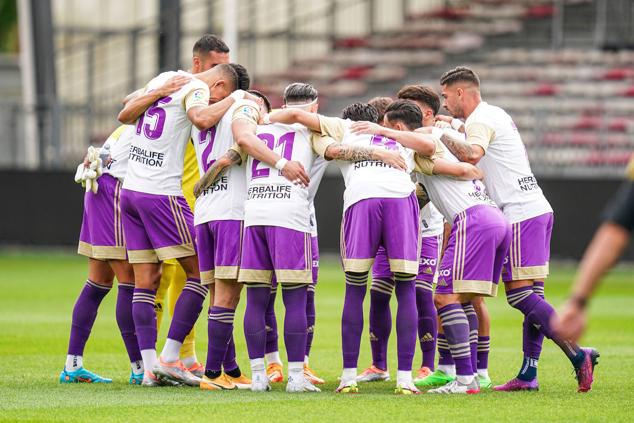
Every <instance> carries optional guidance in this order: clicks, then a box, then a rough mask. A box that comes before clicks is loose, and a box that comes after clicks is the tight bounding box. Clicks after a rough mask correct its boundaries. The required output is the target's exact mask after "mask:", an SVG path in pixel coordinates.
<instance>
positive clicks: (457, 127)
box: [451, 118, 462, 131]
mask: <svg viewBox="0 0 634 423" xmlns="http://www.w3.org/2000/svg"><path fill="white" fill-rule="evenodd" d="M451 127H452V128H453V129H455V130H456V131H460V128H461V127H462V121H461V120H460V119H456V118H453V119H451Z"/></svg>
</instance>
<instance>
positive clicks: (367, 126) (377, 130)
mask: <svg viewBox="0 0 634 423" xmlns="http://www.w3.org/2000/svg"><path fill="white" fill-rule="evenodd" d="M382 129H383V127H382V126H381V125H379V124H377V123H373V122H366V121H359V122H355V123H353V124H352V125H351V126H350V130H351V131H352V133H353V134H371V135H376V134H381V130H382Z"/></svg>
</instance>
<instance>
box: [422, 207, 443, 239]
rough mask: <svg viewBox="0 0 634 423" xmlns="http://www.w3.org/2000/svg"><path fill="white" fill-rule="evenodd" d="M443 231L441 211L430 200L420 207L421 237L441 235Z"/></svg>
mask: <svg viewBox="0 0 634 423" xmlns="http://www.w3.org/2000/svg"><path fill="white" fill-rule="evenodd" d="M444 231H445V219H444V218H443V215H442V213H440V212H439V211H438V209H437V208H436V206H434V204H433V203H432V202H431V201H430V202H429V203H427V204H426V205H425V207H423V208H422V209H420V234H421V236H422V237H423V238H425V237H431V236H437V235H441V234H442V233H443V232H444Z"/></svg>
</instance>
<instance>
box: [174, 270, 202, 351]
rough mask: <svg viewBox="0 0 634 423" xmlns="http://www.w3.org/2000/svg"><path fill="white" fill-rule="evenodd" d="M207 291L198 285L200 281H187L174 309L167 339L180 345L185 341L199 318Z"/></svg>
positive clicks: (190, 279)
mask: <svg viewBox="0 0 634 423" xmlns="http://www.w3.org/2000/svg"><path fill="white" fill-rule="evenodd" d="M208 291H209V290H208V288H207V287H206V286H203V285H201V284H200V279H194V278H189V279H187V282H185V287H184V288H183V292H181V295H180V296H179V297H178V301H176V306H175V307H174V315H173V316H172V323H171V324H170V329H169V331H168V333H167V337H168V338H169V339H173V340H174V341H178V342H181V343H182V342H183V341H185V338H186V337H187V335H188V334H189V332H191V330H192V328H193V327H194V325H195V324H196V320H198V316H200V312H201V311H202V309H203V302H204V301H205V297H206V296H207V292H208Z"/></svg>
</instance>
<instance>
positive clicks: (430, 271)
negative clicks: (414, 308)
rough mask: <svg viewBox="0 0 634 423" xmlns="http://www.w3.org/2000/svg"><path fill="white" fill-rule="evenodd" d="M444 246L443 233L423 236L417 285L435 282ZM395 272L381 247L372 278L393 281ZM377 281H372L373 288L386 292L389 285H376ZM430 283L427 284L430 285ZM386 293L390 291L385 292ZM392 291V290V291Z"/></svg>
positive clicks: (421, 285) (377, 254) (373, 267)
mask: <svg viewBox="0 0 634 423" xmlns="http://www.w3.org/2000/svg"><path fill="white" fill-rule="evenodd" d="M441 248H442V235H436V236H426V237H423V238H421V249H420V258H419V261H418V275H417V276H416V285H417V286H419V287H423V284H420V283H419V282H421V281H422V282H428V283H433V282H434V275H435V273H436V266H437V264H438V258H439V257H440V249H441ZM392 277H393V274H392V271H391V270H390V264H389V262H388V261H387V255H386V252H385V248H383V247H379V251H378V252H377V253H376V259H375V260H374V264H373V265H372V280H373V282H374V280H375V279H381V280H383V281H392V285H393V279H392ZM375 285H376V284H375V283H372V288H371V289H377V290H379V291H382V292H385V291H386V288H387V287H379V286H376V287H375ZM428 286H429V284H425V287H428ZM385 293H386V294H387V293H388V292H385ZM389 293H391V290H390V292H389Z"/></svg>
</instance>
